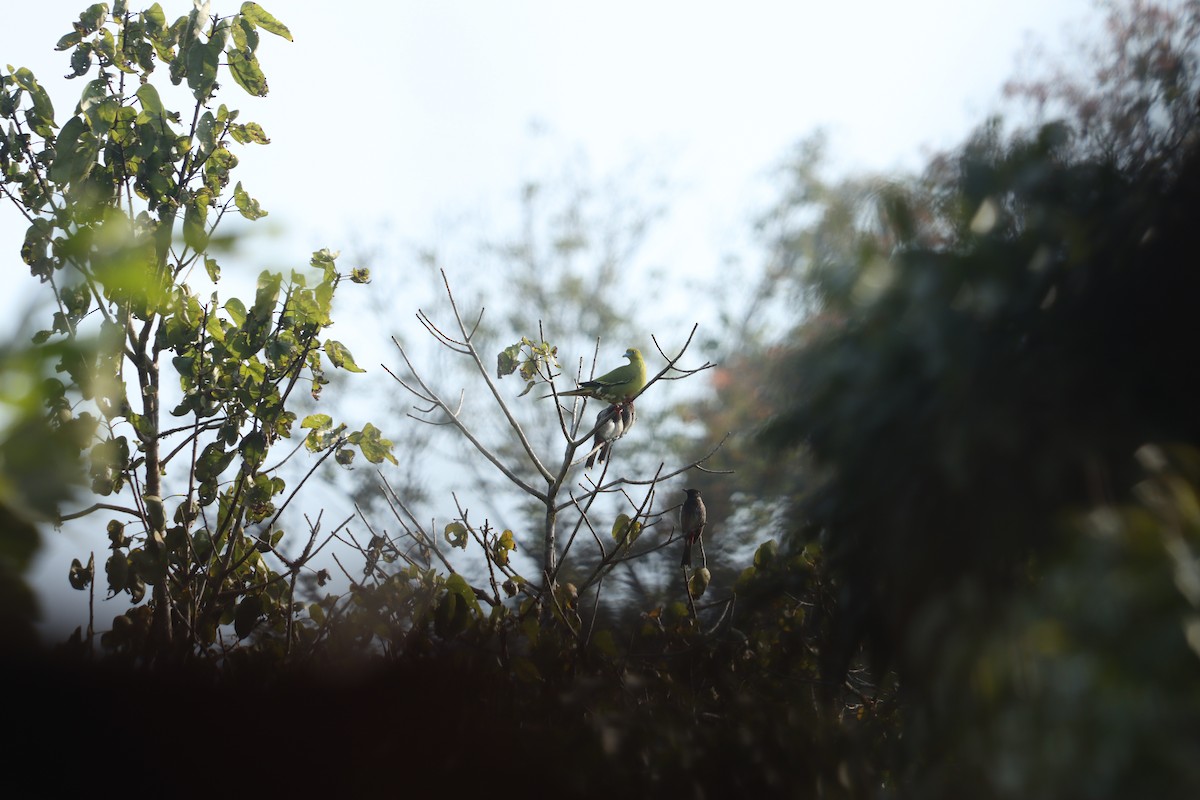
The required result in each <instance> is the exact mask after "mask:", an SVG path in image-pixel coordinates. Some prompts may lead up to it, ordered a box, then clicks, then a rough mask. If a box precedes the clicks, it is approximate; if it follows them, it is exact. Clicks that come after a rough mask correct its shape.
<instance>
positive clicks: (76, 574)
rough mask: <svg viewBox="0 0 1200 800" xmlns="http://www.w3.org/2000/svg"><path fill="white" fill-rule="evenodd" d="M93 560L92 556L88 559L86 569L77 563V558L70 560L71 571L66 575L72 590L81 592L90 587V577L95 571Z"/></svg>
mask: <svg viewBox="0 0 1200 800" xmlns="http://www.w3.org/2000/svg"><path fill="white" fill-rule="evenodd" d="M93 559H94V556H93V557H92V558H89V559H88V565H87V567H84V566H83V564H81V563H79V559H78V558H73V559H71V571H70V572H69V573H68V575H67V578H68V580H69V581H70V582H71V588H72V589H78V590H80V591H82V590H84V589H86V588H87V587H88V586H89V585H91V583H92V575H93V573H94V571H95V561H94V560H93Z"/></svg>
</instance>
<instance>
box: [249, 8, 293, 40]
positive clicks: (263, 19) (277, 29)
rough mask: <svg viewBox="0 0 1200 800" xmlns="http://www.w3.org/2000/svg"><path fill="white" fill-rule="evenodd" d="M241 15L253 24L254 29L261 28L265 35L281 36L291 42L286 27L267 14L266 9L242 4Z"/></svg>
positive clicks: (290, 33)
mask: <svg viewBox="0 0 1200 800" xmlns="http://www.w3.org/2000/svg"><path fill="white" fill-rule="evenodd" d="M242 15H243V16H244V17H245V18H246V19H248V20H250V21H251V22H252V23H254V25H255V27H258V28H262V29H263V30H264V31H266V32H267V33H273V34H275V35H276V36H282V37H283V38H284V39H287V40H288V41H289V42H290V41H292V32H291V31H289V30H288V29H287V26H286V25H284V24H283V23H282V22H280V21H279V20H277V19H275V18H274V17H273V16H271V15H270V14H268V13H267V11H266V9H264V8H263V7H262V6H260V5H259V4H258V3H242Z"/></svg>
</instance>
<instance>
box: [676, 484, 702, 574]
mask: <svg viewBox="0 0 1200 800" xmlns="http://www.w3.org/2000/svg"><path fill="white" fill-rule="evenodd" d="M684 491H685V492H687V500H685V501H683V508H682V509H681V510H680V512H679V527H680V528H681V529H683V535H684V538H685V539H687V543H686V544H685V545H684V548H683V560H682V561H680V562H679V566H681V567H690V566H691V565H692V545H694V544H695V543H696V542H698V541H699V540H700V537H701V536H702V535H704V526H705V524H706V523H707V522H708V512H707V511H706V510H705V509H704V501H703V500H701V499H700V490H699V489H684ZM700 549H701V551H703V549H704V545H703V544H701V545H700Z"/></svg>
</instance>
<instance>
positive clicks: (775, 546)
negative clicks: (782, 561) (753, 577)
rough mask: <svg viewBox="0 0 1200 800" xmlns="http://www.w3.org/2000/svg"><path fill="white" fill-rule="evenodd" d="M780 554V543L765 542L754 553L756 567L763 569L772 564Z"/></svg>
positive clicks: (772, 540)
mask: <svg viewBox="0 0 1200 800" xmlns="http://www.w3.org/2000/svg"><path fill="white" fill-rule="evenodd" d="M778 554H779V543H778V542H776V541H775V540H774V539H770V540H768V541H765V542H763V543H762V544H761V545H759V546H758V549H757V550H755V551H754V566H756V567H758V568H759V569H763V568H764V567H767V566H768V565H770V564H771V562H773V561H774V560H775V558H776V556H777V555H778Z"/></svg>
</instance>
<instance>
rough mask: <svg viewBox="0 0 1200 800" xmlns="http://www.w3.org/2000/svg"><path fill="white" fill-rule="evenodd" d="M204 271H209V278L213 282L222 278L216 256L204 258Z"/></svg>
mask: <svg viewBox="0 0 1200 800" xmlns="http://www.w3.org/2000/svg"><path fill="white" fill-rule="evenodd" d="M204 271H205V272H207V273H208V279H209V280H211V281H212V282H213V283H216V282H217V281H219V280H221V267H220V265H218V264H217V260H216V259H215V258H205V259H204Z"/></svg>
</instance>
